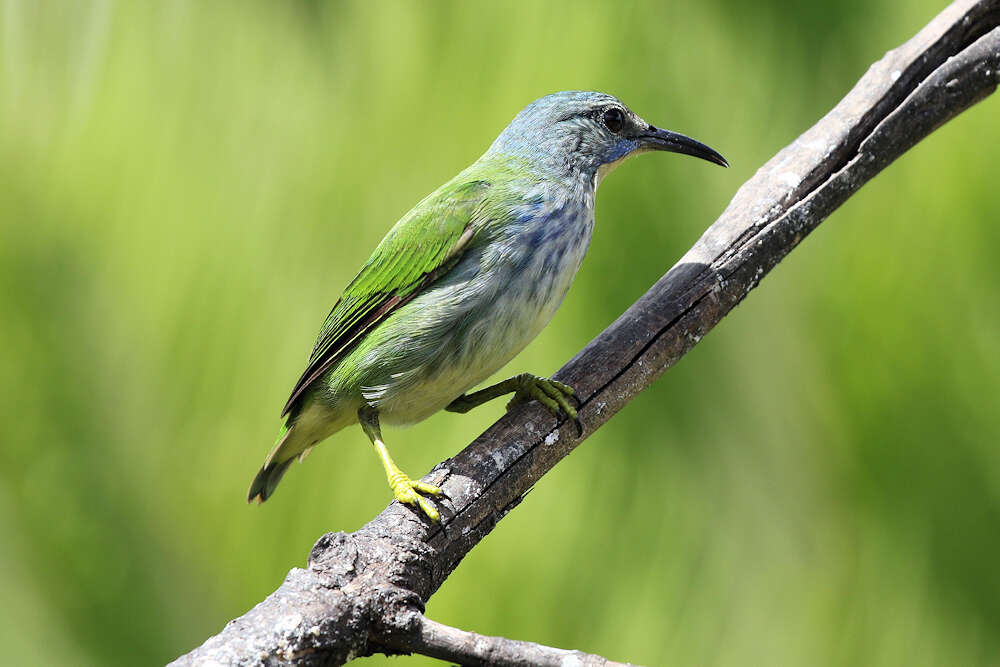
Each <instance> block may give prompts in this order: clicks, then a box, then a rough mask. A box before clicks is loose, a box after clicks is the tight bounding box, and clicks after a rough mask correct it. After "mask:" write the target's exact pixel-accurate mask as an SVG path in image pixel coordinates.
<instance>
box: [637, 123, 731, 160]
mask: <svg viewBox="0 0 1000 667" xmlns="http://www.w3.org/2000/svg"><path fill="white" fill-rule="evenodd" d="M639 145H640V146H641V147H643V148H648V149H651V150H654V151H670V152H671V153H683V154H684V155H692V156H694V157H700V158H701V159H702V160H708V161H709V162H714V163H715V164H718V165H722V166H723V167H728V166H729V163H728V162H726V158H724V157H722V156H721V155H719V153H718V152H717V151H715V150H713V149H711V148H709V147H708V146H706V145H705V144H703V143H701V142H700V141H695V140H694V139H692V138H691V137H686V136H684V135H683V134H679V133H677V132H671V131H670V130H661V129H660V128H658V127H653V126H652V125H650V126H649V127H648V128H646V131H645V132H643V133H642V134H640V135H639Z"/></svg>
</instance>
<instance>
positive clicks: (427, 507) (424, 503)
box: [389, 472, 443, 523]
mask: <svg viewBox="0 0 1000 667" xmlns="http://www.w3.org/2000/svg"><path fill="white" fill-rule="evenodd" d="M389 488H391V489H392V494H393V495H394V496H396V500H398V501H399V502H401V503H406V504H407V505H413V506H414V507H419V508H420V510H421V511H422V512H423V513H424V514H426V515H427V518H428V519H430V520H431V521H433V522H434V523H437V522H439V521H440V520H441V515H440V514H439V513H438V511H437V510H436V509H435V508H434V506H433V505H432V504H431V503H430V502H429V501H428V500H427V499H426V498H424V497H423V496H422V495H420V494H421V493H426V494H428V495H431V496H440V495H441V494H442V493H443V492H442V491H441V489H440V488H438V487H436V486H434V485H433V484H425V483H424V482H421V481H419V480H412V479H410V478H409V477H408V476H407V475H406V474H404V473H402V472H399V473H396V474H395V475H393V476H392V477H391V478H390V479H389Z"/></svg>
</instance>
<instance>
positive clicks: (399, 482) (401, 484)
mask: <svg viewBox="0 0 1000 667" xmlns="http://www.w3.org/2000/svg"><path fill="white" fill-rule="evenodd" d="M358 421H360V422H361V428H362V429H364V432H365V435H367V436H368V439H369V440H371V441H372V444H373V445H375V452H376V453H377V454H378V458H379V460H380V461H382V467H384V468H385V476H386V479H388V480H389V488H390V489H392V493H393V495H394V496H396V500H398V501H399V502H401V503H406V504H407V505H414V506H417V507H420V509H421V511H423V513H424V514H426V515H427V518H428V519H430V520H431V521H433V522H434V523H437V522H438V521H440V520H441V515H440V514H438V511H437V510H436V509H434V506H433V505H431V504H430V502H428V500H427V499H426V498H424V497H423V496H421V495H420V494H421V493H427V494H430V495H432V496H439V495H441V489H439V488H438V487H436V486H434V485H433V484H424V483H423V482H420V481H413V480H412V479H410V478H409V477H407V475H406V473H404V472H403V471H402V470H400V469H399V467H398V466H397V465H396V463H395V461H393V460H392V457H391V456H389V450H388V448H387V447H386V446H385V442H384V441H383V440H382V429H381V428H380V427H379V424H378V411H376V410H375V409H374V408H372V407H369V406H365V407H363V408H361V409H360V410H358Z"/></svg>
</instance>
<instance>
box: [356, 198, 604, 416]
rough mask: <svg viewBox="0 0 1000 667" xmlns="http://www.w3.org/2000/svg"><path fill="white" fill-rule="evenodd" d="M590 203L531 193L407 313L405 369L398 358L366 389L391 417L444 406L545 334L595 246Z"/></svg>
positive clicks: (403, 334) (371, 399) (403, 343)
mask: <svg viewBox="0 0 1000 667" xmlns="http://www.w3.org/2000/svg"><path fill="white" fill-rule="evenodd" d="M592 202H593V198H592V196H591V197H590V198H589V199H588V198H579V199H578V200H577V201H573V202H566V203H563V204H559V205H551V204H548V205H540V206H533V205H532V203H531V202H530V201H529V202H528V203H527V204H525V207H524V210H523V211H519V212H518V215H516V217H515V218H514V220H513V222H511V223H510V224H507V225H504V226H503V227H502V228H500V229H494V230H491V233H490V234H489V236H488V238H487V240H486V241H485V242H483V243H480V244H477V246H476V247H475V248H474V249H471V250H470V251H468V252H467V253H466V254H465V255H464V256H463V258H462V259H461V260H460V262H459V264H458V265H456V267H455V268H454V269H453V270H452V271H451V272H449V274H448V276H447V277H446V278H444V279H442V280H441V281H440V282H438V283H435V285H434V286H433V287H431V288H430V289H428V290H427V291H426V292H425V293H424V294H422V295H421V296H420V297H418V298H417V299H415V300H414V301H413V302H411V303H410V304H409V305H408V306H407V307H406V308H405V310H406V313H402V312H401V313H400V319H401V320H402V319H404V318H405V320H406V322H407V325H406V327H405V329H404V328H402V327H401V328H400V334H399V338H400V340H399V341H398V342H397V343H396V344H395V345H394V346H393V348H394V349H406V350H408V354H407V358H408V360H409V361H408V362H407V364H406V365H407V368H403V367H401V366H397V367H396V368H394V369H392V370H393V372H392V373H387V374H384V375H382V376H381V377H380V378H379V381H378V382H372V383H370V384H368V387H367V388H366V390H365V392H364V395H365V399H366V400H368V401H369V402H376V403H377V404H378V405H379V409H380V411H381V412H382V414H383V415H384V416H385V417H386V418H387V420H388V423H392V422H395V423H412V422H415V421H419V420H420V419H423V418H424V417H426V416H428V415H429V414H432V413H433V412H436V411H437V410H440V409H441V408H443V407H444V406H445V405H447V404H448V403H450V402H451V401H452V400H453V399H454V398H456V397H457V396H459V395H460V394H462V393H464V392H466V391H468V390H469V389H471V388H472V387H474V386H476V385H478V384H480V383H481V382H483V381H484V380H485V379H487V378H488V377H489V376H490V375H492V374H493V373H495V372H496V371H498V370H499V369H500V368H501V367H502V366H503V365H504V364H506V363H507V362H508V361H510V360H511V359H512V358H513V357H514V356H515V355H517V353H518V352H520V351H521V350H522V349H523V348H524V347H525V346H526V345H527V344H528V343H529V342H531V340H532V339H533V338H535V336H537V335H538V333H539V332H540V331H541V330H542V329H543V328H544V327H545V325H546V324H548V322H549V320H551V319H552V316H553V315H554V314H555V312H556V310H557V309H558V308H559V305H560V304H561V303H562V301H563V298H564V297H565V296H566V293H567V292H568V290H569V287H570V284H571V283H572V282H573V278H574V277H575V276H576V272H577V270H578V269H579V268H580V264H581V263H582V261H583V256H584V254H585V253H586V251H587V247H588V245H589V244H590V238H591V234H592V231H593V225H594V216H593V204H592Z"/></svg>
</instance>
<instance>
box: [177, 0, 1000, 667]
mask: <svg viewBox="0 0 1000 667" xmlns="http://www.w3.org/2000/svg"><path fill="white" fill-rule="evenodd" d="M998 26H1000V0H979V1H974V0H959V1H957V2H955V3H953V4H952V5H950V6H949V7H948V8H946V9H945V10H944V11H943V12H942V13H941V14H940V15H938V16H937V17H936V18H935V19H934V20H933V21H931V23H930V24H928V25H927V26H926V27H925V28H924V29H923V30H921V31H920V33H918V34H917V35H916V36H915V37H913V38H912V39H911V40H909V41H908V42H906V43H905V44H903V45H902V46H900V47H899V48H897V49H895V50H893V51H890V52H889V53H887V54H886V55H885V57H884V58H883V59H882V60H880V61H879V62H877V63H875V64H874V65H872V66H871V68H870V69H869V70H868V72H867V73H866V74H865V75H864V77H862V79H861V80H860V81H859V82H858V84H857V85H856V86H855V87H854V89H853V90H851V92H850V93H848V95H847V96H846V97H845V98H844V99H843V100H842V101H841V102H840V103H839V104H838V105H837V106H836V107H835V108H834V109H833V110H832V111H831V112H830V113H828V114H827V115H826V116H825V117H824V118H823V119H821V120H820V121H819V122H818V123H817V124H816V125H815V126H813V127H812V128H811V129H810V130H808V131H807V132H805V133H804V134H803V135H802V136H800V137H799V138H798V139H796V140H795V142H793V143H792V144H791V145H790V146H788V147H786V148H785V149H783V150H782V151H781V152H780V153H778V154H777V155H776V156H775V157H774V158H772V159H771V160H770V161H769V162H768V163H767V164H765V165H764V166H763V167H762V168H761V169H759V170H758V172H757V173H756V174H755V175H754V177H753V178H752V179H751V180H749V181H748V182H747V183H745V184H744V185H743V187H741V188H740V190H739V191H738V192H737V193H736V196H735V197H734V198H733V200H732V202H731V203H730V205H729V207H728V208H727V209H726V210H725V212H723V214H722V216H721V217H720V218H719V219H718V220H717V221H716V222H715V223H714V224H713V225H712V226H711V227H710V228H709V229H708V230H707V231H706V232H705V234H704V235H703V236H702V237H701V239H699V240H698V242H697V243H695V245H694V246H693V247H692V248H691V249H690V250H689V251H688V252H687V254H686V255H684V257H683V258H681V260H680V261H679V262H678V263H677V264H676V265H675V266H674V267H673V268H672V269H671V270H670V271H669V272H668V273H667V274H666V275H665V276H663V277H662V278H661V279H660V280H659V281H658V282H657V283H656V284H655V285H653V287H652V288H650V290H649V291H648V292H646V294H644V295H643V296H642V297H641V298H640V299H639V300H638V301H637V302H636V303H634V304H633V305H632V306H631V307H630V308H629V309H628V310H627V311H626V312H625V313H624V314H622V315H621V316H620V317H619V318H618V319H617V320H616V321H615V322H614V323H612V324H611V326H609V327H608V328H607V329H606V330H605V331H604V332H603V333H601V334H600V335H599V336H598V337H597V338H595V339H594V340H593V341H591V342H590V344H588V345H587V347H586V348H584V350H582V351H581V352H580V353H579V354H577V355H576V356H575V357H574V358H573V359H572V360H570V361H569V363H567V364H566V365H565V366H564V367H563V368H562V369H561V370H560V371H559V373H558V374H557V375H556V377H557V378H558V379H560V380H562V381H563V382H566V383H568V384H571V385H572V386H573V387H575V388H576V390H577V392H578V396H579V397H580V398H581V402H582V406H581V409H580V416H581V418H582V419H583V423H584V425H585V427H586V430H585V432H584V433H583V435H582V437H576V433H575V427H574V426H573V425H572V424H567V423H565V422H559V423H557V422H556V420H555V419H554V418H552V417H551V416H550V415H549V414H548V413H547V412H545V411H544V410H543V409H541V408H539V407H538V406H536V405H525V406H521V407H519V408H516V409H515V410H514V411H512V412H511V413H509V414H507V415H506V416H505V417H503V418H502V419H500V420H499V421H498V422H497V423H495V424H494V425H493V426H492V427H491V428H490V429H488V430H487V431H486V432H485V433H483V434H482V435H481V436H480V437H478V438H477V439H476V440H475V441H474V442H473V443H472V444H470V445H469V446H468V447H466V448H465V449H464V450H463V451H462V452H461V453H459V454H458V455H457V456H455V457H454V458H452V459H449V460H447V461H444V462H443V463H441V464H439V465H438V466H436V467H435V468H434V470H432V471H431V473H430V474H429V475H428V476H427V477H426V478H425V481H428V482H431V483H434V484H438V485H439V486H441V487H442V488H443V489H444V491H445V493H446V498H445V499H443V500H442V501H441V502H439V503H438V505H439V507H440V509H441V511H442V517H443V523H442V525H431V524H429V523H426V522H425V521H423V520H421V517H420V516H419V513H417V512H414V511H413V510H411V509H409V508H406V507H403V506H401V505H399V504H398V503H393V504H391V505H390V506H389V507H388V508H387V509H386V510H385V511H383V512H382V513H381V514H379V515H378V516H377V517H375V518H374V519H373V520H372V521H371V522H369V523H368V524H367V525H365V526H364V527H363V528H361V529H360V530H358V531H357V532H355V533H352V534H345V533H330V534H327V535H325V536H323V537H322V538H320V540H319V541H318V542H317V543H316V545H315V546H314V547H313V550H312V553H311V554H310V557H309V566H308V568H306V569H293V570H292V571H291V572H289V574H288V576H287V578H286V579H285V582H284V583H283V584H282V585H281V586H280V587H279V588H278V590H276V591H275V592H274V593H272V594H271V595H270V596H268V597H267V598H266V599H265V600H264V601H263V602H261V603H260V604H258V605H257V606H256V607H254V608H253V609H251V610H250V611H248V612H247V613H246V614H244V615H243V616H241V617H240V618H237V619H236V620H234V621H232V622H230V623H229V624H227V625H226V627H225V628H224V629H223V630H222V632H221V633H220V634H218V635H216V636H215V637H212V638H210V639H209V640H208V641H206V642H205V643H204V644H203V645H202V646H201V647H199V648H198V649H195V650H194V651H192V652H191V653H189V654H187V655H185V656H182V657H181V658H179V659H178V660H177V661H176V663H174V664H177V665H189V664H201V663H218V664H241V665H245V664H261V663H264V664H295V665H327V664H341V663H344V662H347V661H348V660H351V659H353V658H354V657H358V656H363V655H370V654H372V653H375V652H386V653H406V652H419V653H425V654H427V655H432V656H437V657H447V658H449V659H454V660H459V661H462V662H466V663H467V664H476V663H477V661H479V662H480V663H482V662H484V661H487V662H488V661H491V660H497V661H501V664H511V665H514V664H537V663H535V660H536V659H540V658H539V656H543V655H547V656H549V658H547V659H550V660H551V662H550V663H543V664H562V663H560V662H559V660H557V659H556V657H557V656H566V655H571V653H570V652H561V651H559V650H558V649H548V648H545V647H540V646H537V645H535V644H528V643H524V642H513V641H510V640H505V639H498V638H497V639H491V638H483V637H480V636H478V635H472V634H471V633H464V632H461V631H458V630H454V629H451V628H446V627H445V626H441V625H439V624H437V623H434V622H433V621H429V620H428V619H426V618H424V617H423V614H422V611H423V603H424V601H425V600H427V599H428V598H429V597H430V596H431V595H432V594H433V593H434V592H435V591H436V590H437V589H438V587H440V586H441V584H442V583H443V582H444V581H445V579H446V578H447V577H448V575H449V574H450V573H451V571H452V570H453V569H454V568H455V567H456V566H457V565H458V563H459V562H460V561H461V560H462V558H463V557H464V556H465V555H466V554H467V553H468V552H469V551H470V550H471V549H472V548H473V547H474V546H475V545H476V544H477V543H478V542H479V541H480V540H481V539H482V538H483V537H484V536H485V535H486V534H488V533H489V532H490V531H491V530H492V529H493V527H494V526H496V524H497V522H498V521H499V520H500V519H501V518H503V516H504V515H505V514H506V513H507V512H509V511H510V510H511V509H512V508H513V507H515V506H516V505H517V504H518V503H519V502H520V500H521V498H522V496H523V495H524V494H525V493H526V492H527V491H528V489H530V488H531V486H532V485H533V484H534V483H535V482H537V481H538V479H539V478H540V477H541V476H542V475H544V474H545V473H546V472H547V471H548V470H549V469H551V468H552V466H554V465H555V464H556V463H557V462H558V461H559V460H560V459H562V458H563V457H564V456H566V455H567V454H568V453H569V452H570V451H572V450H573V449H574V448H575V447H576V446H577V445H579V444H580V443H581V442H582V441H583V440H584V439H585V438H586V437H587V436H588V435H590V434H591V433H593V432H594V431H595V430H596V429H598V428H600V426H601V425H603V424H604V423H605V422H606V421H608V420H609V419H610V418H611V417H612V416H613V415H614V414H615V413H617V412H618V410H620V409H621V408H622V407H623V406H624V405H625V404H626V403H628V402H629V401H630V400H632V398H634V397H635V396H636V395H637V394H638V393H639V392H640V391H642V390H643V389H645V388H646V387H647V386H649V385H650V384H651V383H652V382H653V381H654V380H655V379H656V378H658V377H659V376H660V375H661V374H662V373H663V372H664V371H665V370H666V369H667V368H669V367H670V366H672V365H673V364H674V363H675V362H676V361H677V360H678V359H680V357H681V356H683V355H684V354H685V353H686V352H687V351H688V350H689V349H691V348H692V347H693V346H694V345H695V344H697V342H698V341H700V340H701V338H702V337H703V336H704V335H705V334H706V333H708V331H709V330H711V329H712V327H714V326H715V325H716V324H717V323H718V322H719V320H721V319H722V318H723V317H724V316H725V315H726V314H727V313H728V312H729V311H730V310H731V309H732V308H733V307H734V306H736V304H738V303H739V302H740V301H742V300H743V298H744V297H745V296H746V295H747V293H748V292H749V291H750V290H752V289H753V288H754V287H756V286H757V284H758V283H759V282H760V280H761V278H763V276H764V275H765V274H767V272H768V271H770V270H771V269H772V268H773V267H774V266H775V265H776V264H777V263H778V262H779V261H781V259H782V258H784V256H785V255H787V254H788V253H789V252H790V251H791V250H792V249H793V248H794V247H795V246H796V245H798V243H799V242H800V241H801V240H802V239H803V238H804V237H805V236H806V235H807V234H808V233H809V232H811V231H812V230H813V229H815V228H816V227H817V226H818V225H819V224H820V223H821V222H822V221H823V220H824V219H826V217H827V216H829V215H830V213H832V212H833V211H834V210H835V209H836V208H837V207H838V206H840V205H841V204H842V203H843V202H844V201H845V200H847V198H848V197H850V196H851V195H852V194H854V193H855V192H856V191H857V190H858V189H859V188H860V187H861V186H862V185H863V184H864V183H866V182H867V181H868V180H870V179H871V178H872V177H873V176H875V175H876V174H877V173H878V172H879V171H881V170H882V169H884V168H885V167H886V166H888V165H889V164H890V163H891V162H892V161H893V160H895V159H896V158H897V157H899V156H900V155H902V154H903V153H904V152H905V151H907V150H908V149H909V148H910V147H912V146H913V145H914V144H916V143H917V142H918V141H920V140H921V139H922V138H923V137H925V136H927V135H928V134H930V133H931V132H932V131H934V130H935V129H936V128H937V127H939V126H940V125H942V124H943V123H945V122H946V121H948V120H949V119H951V118H952V117H954V116H955V115H957V114H959V113H960V112H962V111H963V110H965V109H966V108H968V107H970V106H971V105H973V104H974V103H976V102H978V101H979V100H981V99H983V98H984V97H986V96H988V95H989V94H991V93H992V92H993V91H994V90H995V88H996V86H997V84H998V82H1000V28H998ZM572 655H575V656H576V657H579V658H580V659H581V660H584V663H583V664H611V663H604V662H600V661H602V660H603V659H601V658H598V657H596V656H590V657H585V656H584V654H575V653H573V654H572ZM586 660H592V661H596V662H590V663H588V662H586Z"/></svg>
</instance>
